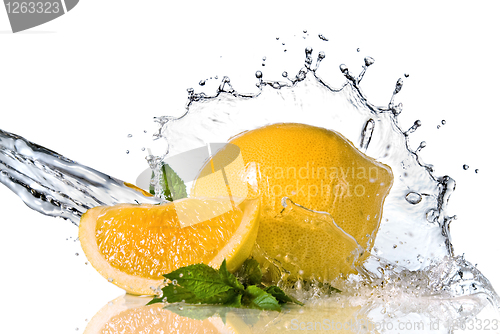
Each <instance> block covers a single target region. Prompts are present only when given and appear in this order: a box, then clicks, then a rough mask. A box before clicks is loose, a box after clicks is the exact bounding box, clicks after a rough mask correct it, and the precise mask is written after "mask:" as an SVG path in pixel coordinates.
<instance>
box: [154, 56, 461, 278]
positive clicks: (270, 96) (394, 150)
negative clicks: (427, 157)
mask: <svg viewBox="0 0 500 334" xmlns="http://www.w3.org/2000/svg"><path fill="white" fill-rule="evenodd" d="M311 54H312V49H309V48H308V49H306V62H305V65H306V66H305V67H304V68H302V69H301V70H300V71H299V72H298V74H297V75H296V76H295V77H294V78H288V77H286V78H285V81H266V80H264V78H263V74H262V73H261V72H260V71H259V72H257V73H256V77H257V79H258V87H259V92H258V93H256V94H240V93H238V92H237V91H236V90H235V89H234V88H233V87H232V86H231V84H230V81H229V79H228V78H224V79H223V80H222V84H221V86H220V87H219V89H218V91H217V93H216V94H215V95H214V96H207V95H205V94H204V93H200V94H195V93H194V91H193V90H190V91H189V103H188V106H187V112H186V113H185V114H184V115H183V116H181V117H179V118H173V117H169V116H165V117H159V118H157V119H156V121H157V122H158V123H160V131H159V132H158V134H156V136H157V137H160V138H164V139H166V141H167V143H168V153H167V156H171V155H175V154H178V153H182V152H185V151H188V150H190V149H194V148H197V147H200V146H204V145H206V143H208V142H221V141H227V140H228V139H229V138H231V137H233V136H235V135H236V134H239V133H241V132H244V131H248V130H252V129H256V128H258V127H262V126H264V125H267V124H273V123H294V122H295V123H306V124H309V125H314V126H320V127H324V128H328V129H332V130H335V131H338V132H340V133H341V134H342V135H344V136H345V137H346V138H347V139H349V140H350V141H351V142H352V143H353V144H354V145H355V146H356V147H357V148H358V149H359V150H360V151H362V152H363V153H365V154H367V155H368V156H370V157H372V158H374V159H376V160H378V161H380V162H382V163H384V164H387V165H389V166H390V167H391V168H392V169H393V173H394V178H395V181H394V185H393V189H392V190H391V192H390V194H389V195H388V197H387V198H386V201H385V205H384V213H383V217H382V220H381V226H380V230H379V235H378V237H377V239H376V240H375V246H374V252H373V253H374V255H375V256H378V257H381V258H383V259H384V260H386V261H388V262H390V263H393V264H395V265H398V266H401V267H403V268H406V269H409V270H419V269H423V268H425V267H426V266H428V265H430V264H431V263H432V262H433V260H440V259H442V258H444V257H445V256H452V255H453V250H452V246H451V243H450V237H449V232H448V224H449V222H450V220H451V218H450V217H448V216H447V214H446V204H447V201H448V198H449V195H450V194H451V192H452V190H453V188H454V181H453V179H451V178H449V177H436V176H434V175H433V174H432V172H431V169H430V168H429V167H427V166H425V165H422V164H421V163H420V162H419V158H418V155H417V153H416V152H412V151H411V150H409V148H408V134H409V133H410V132H412V131H414V129H413V128H412V129H410V130H409V131H402V130H401V129H400V128H399V127H398V125H397V115H398V114H399V113H400V112H401V105H397V106H395V105H394V103H393V99H394V96H393V99H391V102H390V104H389V106H388V107H387V108H380V107H375V106H373V105H371V104H370V103H369V102H368V101H367V100H366V98H365V97H364V96H363V94H362V92H361V90H360V88H359V83H360V82H361V79H362V77H363V75H364V73H365V71H366V69H367V67H368V66H370V65H372V64H373V63H374V60H373V59H372V58H369V57H367V58H366V59H365V66H364V69H363V71H362V73H361V74H360V75H359V76H354V75H352V74H351V73H350V72H349V70H348V69H347V68H346V67H345V66H343V65H341V71H342V72H343V73H344V75H345V77H346V78H347V79H348V80H347V81H346V83H345V84H344V85H343V86H342V87H341V88H339V89H336V88H333V87H331V86H329V85H328V84H327V83H325V82H324V81H323V80H322V79H321V78H320V77H318V76H317V75H316V69H317V68H318V66H319V63H320V61H321V60H322V59H323V58H324V57H325V55H324V53H319V55H318V58H317V61H316V64H315V66H314V67H313V61H312V57H311ZM402 85H403V83H402V80H401V79H400V80H398V82H397V84H396V88H395V90H394V95H396V94H397V93H398V92H399V91H400V90H401V88H402ZM270 111H272V112H270ZM414 127H415V128H416V127H418V126H417V125H414ZM417 198H418V200H417ZM396 240H397V241H396ZM395 243H397V247H394V245H395ZM422 245H426V246H424V247H422ZM376 266H377V264H376V263H373V267H376Z"/></svg>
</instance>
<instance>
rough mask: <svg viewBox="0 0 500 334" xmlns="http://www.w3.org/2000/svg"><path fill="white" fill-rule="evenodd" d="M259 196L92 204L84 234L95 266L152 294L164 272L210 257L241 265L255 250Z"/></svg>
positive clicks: (131, 288) (215, 262)
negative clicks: (140, 203) (238, 202)
mask: <svg viewBox="0 0 500 334" xmlns="http://www.w3.org/2000/svg"><path fill="white" fill-rule="evenodd" d="M259 214H260V202H259V201H258V200H256V199H246V200H244V201H242V202H241V203H240V204H239V205H237V206H236V205H234V202H232V201H230V200H228V199H223V198H219V199H208V198H185V199H181V200H178V201H174V202H171V203H166V204H161V205H151V204H142V205H135V204H120V205H116V206H103V207H96V208H92V209H90V210H88V211H87V212H86V213H85V214H84V215H83V216H82V218H81V220H80V229H79V238H80V242H81V244H82V248H83V251H84V252H85V255H86V256H87V258H88V260H89V262H90V263H91V264H92V265H93V266H94V268H95V269H96V270H97V271H98V272H99V273H100V274H101V275H102V276H104V277H105V278H106V279H107V280H108V281H109V282H112V283H113V284H115V285H117V286H119V287H120V288H122V289H124V290H126V291H127V292H129V293H131V294H137V295H152V294H155V290H156V289H157V287H158V286H159V285H160V284H161V283H162V282H163V276H162V275H164V274H167V273H170V272H172V271H174V270H176V269H178V268H180V267H184V266H187V265H190V264H196V263H206V264H208V265H210V266H212V267H214V268H219V266H220V264H221V263H222V261H223V260H224V259H226V263H227V268H228V270H230V271H234V270H236V269H237V268H238V267H239V266H240V265H241V264H242V263H243V262H244V261H245V259H246V258H248V256H249V255H250V253H251V252H252V248H253V245H254V244H255V239H256V238H257V231H258V225H259V224H258V218H259Z"/></svg>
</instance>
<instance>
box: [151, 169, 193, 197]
mask: <svg viewBox="0 0 500 334" xmlns="http://www.w3.org/2000/svg"><path fill="white" fill-rule="evenodd" d="M161 174H162V175H161V176H160V182H161V183H162V185H163V187H164V191H163V195H164V197H165V199H167V200H169V201H175V200H178V199H181V198H186V197H187V191H186V185H185V184H184V181H183V180H182V179H181V178H180V177H179V175H177V173H176V172H175V171H174V170H173V169H172V167H170V166H169V165H168V164H163V165H162V166H161ZM151 178H154V172H153V174H152V175H151ZM149 192H150V193H151V194H153V195H154V194H155V190H154V187H153V186H150V187H149Z"/></svg>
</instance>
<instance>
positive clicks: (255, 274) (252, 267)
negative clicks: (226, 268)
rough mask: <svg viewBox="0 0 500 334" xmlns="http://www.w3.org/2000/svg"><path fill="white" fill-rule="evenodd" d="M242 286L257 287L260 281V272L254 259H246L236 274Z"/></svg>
mask: <svg viewBox="0 0 500 334" xmlns="http://www.w3.org/2000/svg"><path fill="white" fill-rule="evenodd" d="M236 275H237V276H238V277H239V279H240V282H241V283H242V284H243V285H259V284H260V283H261V281H262V271H261V270H260V266H259V263H258V262H257V261H256V260H254V259H246V260H245V262H243V264H242V265H241V267H240V268H239V269H238V271H237V272H236Z"/></svg>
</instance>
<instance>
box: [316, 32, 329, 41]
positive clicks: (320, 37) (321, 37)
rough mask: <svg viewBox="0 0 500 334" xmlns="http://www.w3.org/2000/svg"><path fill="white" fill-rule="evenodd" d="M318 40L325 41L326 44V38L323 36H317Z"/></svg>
mask: <svg viewBox="0 0 500 334" xmlns="http://www.w3.org/2000/svg"><path fill="white" fill-rule="evenodd" d="M318 37H319V39H321V40H322V41H325V42H328V38H326V37H325V36H324V35H323V34H319V35H318Z"/></svg>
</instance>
